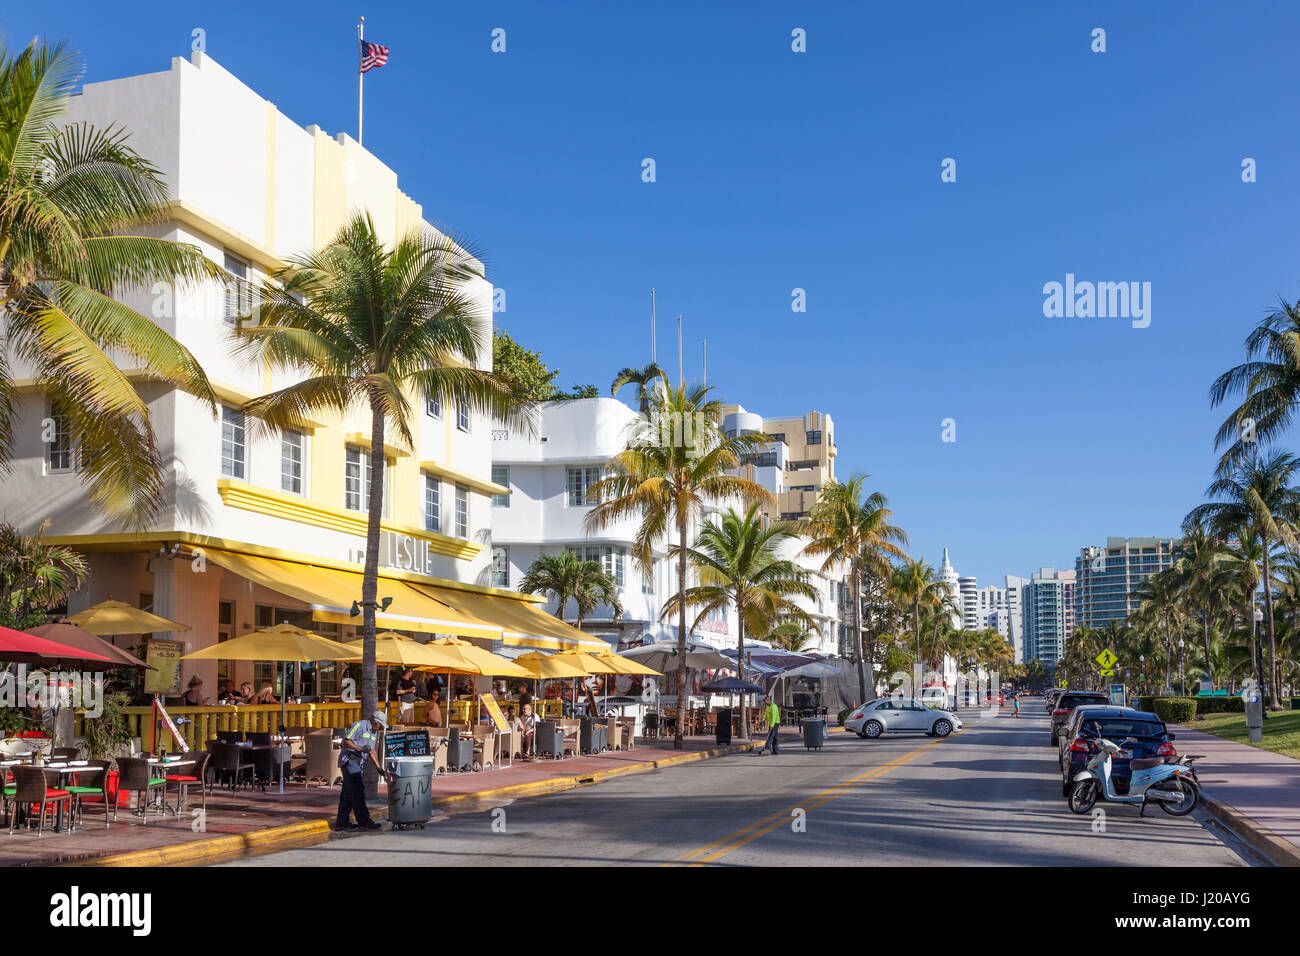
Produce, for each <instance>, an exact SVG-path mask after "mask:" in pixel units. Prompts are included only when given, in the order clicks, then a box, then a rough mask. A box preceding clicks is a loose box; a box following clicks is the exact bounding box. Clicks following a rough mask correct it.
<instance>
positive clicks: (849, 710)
mask: <svg viewBox="0 0 1300 956" xmlns="http://www.w3.org/2000/svg"><path fill="white" fill-rule="evenodd" d="M851 713H853V708H852V707H846V708H844V709H843V710H841V711H840V716H839V721H840V726H841V727H843V726H844V721H846V720H848V719H849V714H851Z"/></svg>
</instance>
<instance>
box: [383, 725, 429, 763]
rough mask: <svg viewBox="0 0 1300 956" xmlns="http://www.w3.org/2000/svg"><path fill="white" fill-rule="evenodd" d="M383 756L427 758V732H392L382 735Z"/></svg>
mask: <svg viewBox="0 0 1300 956" xmlns="http://www.w3.org/2000/svg"><path fill="white" fill-rule="evenodd" d="M384 756H385V757H427V756H429V732H428V731H427V730H393V731H390V732H388V733H386V734H384Z"/></svg>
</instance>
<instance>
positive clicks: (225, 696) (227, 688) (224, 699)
mask: <svg viewBox="0 0 1300 956" xmlns="http://www.w3.org/2000/svg"><path fill="white" fill-rule="evenodd" d="M238 700H239V693H238V692H237V691H236V690H235V682H234V681H233V680H230V679H226V680H224V681H222V682H221V693H219V694H217V703H218V704H233V703H235V702H236V701H238Z"/></svg>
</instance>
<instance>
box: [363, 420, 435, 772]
mask: <svg viewBox="0 0 1300 956" xmlns="http://www.w3.org/2000/svg"><path fill="white" fill-rule="evenodd" d="M386 464H387V462H386V461H385V460H384V410H383V407H382V406H380V405H379V403H378V402H376V401H373V400H372V401H371V403H370V501H369V516H368V520H367V523H366V567H365V571H364V572H363V574H362V576H361V607H362V617H361V621H362V631H361V639H362V645H361V719H363V720H364V719H365V718H366V717H368V716H369V715H370V714H373V713H374V712H375V710H376V709H377V707H378V704H379V675H378V669H377V668H376V666H375V608H376V606H377V604H378V594H379V523H380V521H381V520H382V519H383V516H384V466H385V465H386ZM448 703H450V699H449V700H448ZM363 767H364V771H363V772H364V777H363V783H364V786H365V793H366V796H367V797H373V796H376V795H377V794H378V792H379V773H378V771H376V770H375V765H374V762H373V761H370V760H367V761H366V762H365V763H364V764H363Z"/></svg>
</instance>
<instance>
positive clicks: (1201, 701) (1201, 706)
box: [1196, 697, 1246, 714]
mask: <svg viewBox="0 0 1300 956" xmlns="http://www.w3.org/2000/svg"><path fill="white" fill-rule="evenodd" d="M1196 712H1197V713H1198V714H1244V713H1245V712H1246V702H1245V701H1244V700H1242V699H1241V698H1240V697H1197V698H1196Z"/></svg>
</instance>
